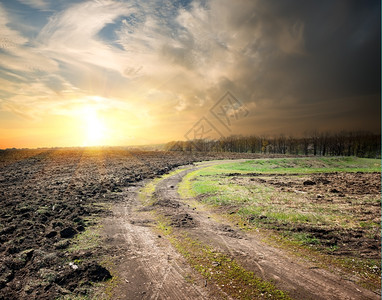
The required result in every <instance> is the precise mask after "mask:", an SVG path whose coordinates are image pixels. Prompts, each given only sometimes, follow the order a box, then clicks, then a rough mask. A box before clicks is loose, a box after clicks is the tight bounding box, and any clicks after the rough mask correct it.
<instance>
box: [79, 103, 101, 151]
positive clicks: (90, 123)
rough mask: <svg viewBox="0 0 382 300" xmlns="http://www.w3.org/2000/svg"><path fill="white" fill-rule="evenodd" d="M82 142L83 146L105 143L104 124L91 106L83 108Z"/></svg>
mask: <svg viewBox="0 0 382 300" xmlns="http://www.w3.org/2000/svg"><path fill="white" fill-rule="evenodd" d="M83 122H84V143H83V146H100V145H104V144H105V138H106V125H105V124H104V122H103V120H102V119H101V118H100V117H99V116H98V114H97V111H96V110H95V109H93V108H90V107H86V108H84V110H83Z"/></svg>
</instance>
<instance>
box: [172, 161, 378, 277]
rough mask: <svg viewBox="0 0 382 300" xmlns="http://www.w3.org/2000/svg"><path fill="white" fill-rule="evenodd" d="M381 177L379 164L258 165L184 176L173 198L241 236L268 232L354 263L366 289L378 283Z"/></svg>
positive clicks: (223, 166)
mask: <svg viewBox="0 0 382 300" xmlns="http://www.w3.org/2000/svg"><path fill="white" fill-rule="evenodd" d="M380 170H381V162H380V160H377V159H363V158H355V157H329V158H283V159H259V160H250V161H245V162H239V163H228V164H221V165H217V166H213V167H209V168H205V169H202V170H199V171H196V172H192V173H189V174H188V175H187V176H186V177H185V179H184V180H183V182H182V183H181V184H180V187H179V192H180V194H181V195H182V196H183V197H184V198H187V197H196V198H197V199H198V200H199V201H201V202H203V203H205V204H208V205H212V206H213V207H215V208H216V209H217V210H218V211H219V212H220V213H223V214H227V215H228V216H229V217H230V218H233V219H236V220H237V221H238V224H239V225H241V226H242V227H244V228H261V229H265V230H271V231H273V232H274V233H275V234H276V235H277V236H278V237H281V238H282V239H283V240H288V241H291V242H293V243H297V245H301V246H303V247H308V248H310V249H315V250H318V251H320V252H323V253H326V254H334V255H337V256H338V257H342V258H351V259H353V261H354V259H356V261H358V262H359V264H360V265H362V268H361V269H362V270H358V271H360V272H363V273H364V275H365V274H366V275H365V277H364V279H365V281H367V280H377V281H378V278H377V277H374V275H377V276H379V275H378V274H380V266H379V263H378V261H379V259H380V242H381V236H380V222H381V218H380V215H381V210H380V201H381V193H380V185H381V180H380ZM354 264H355V263H354ZM371 278H374V279H371Z"/></svg>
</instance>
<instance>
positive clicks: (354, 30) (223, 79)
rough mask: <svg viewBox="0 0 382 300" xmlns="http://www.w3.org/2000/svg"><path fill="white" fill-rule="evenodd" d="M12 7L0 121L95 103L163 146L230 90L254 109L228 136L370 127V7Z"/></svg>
mask: <svg viewBox="0 0 382 300" xmlns="http://www.w3.org/2000/svg"><path fill="white" fill-rule="evenodd" d="M17 3H19V4H20V5H18V4H17ZM17 3H16V2H14V3H13V4H12V6H10V5H11V4H9V3H4V4H3V5H0V47H1V49H0V68H1V69H0V114H1V111H3V112H14V113H15V114H18V115H20V114H21V115H24V116H27V117H28V118H32V119H33V118H36V117H38V116H43V115H44V114H45V115H46V114H60V111H62V112H67V111H68V110H67V107H77V104H78V103H79V102H80V103H82V104H84V103H85V102H86V103H88V104H89V105H92V103H93V102H94V101H93V102H92V101H91V100H89V99H93V98H92V97H101V98H102V99H104V101H103V103H104V104H103V106H102V107H101V106H100V107H98V109H100V110H113V109H115V110H121V111H124V112H125V113H126V114H130V111H136V112H137V113H136V114H135V115H136V116H135V117H134V119H137V118H139V115H140V114H141V115H142V116H144V117H145V118H147V119H148V121H147V124H149V123H150V124H152V125H153V126H155V128H159V129H158V130H159V131H161V132H171V134H164V135H163V141H164V140H166V139H168V138H171V139H179V138H182V136H183V135H184V133H185V132H186V131H187V130H188V128H190V127H191V126H192V124H194V123H195V122H196V121H197V120H198V119H199V118H200V117H202V116H204V115H205V113H206V111H208V109H209V108H210V107H212V105H213V104H214V103H215V102H216V101H217V100H218V99H220V97H221V96H222V95H223V94H224V93H225V92H226V91H227V90H229V91H231V92H232V93H233V94H234V95H235V96H236V97H237V98H239V99H240V100H241V101H242V102H243V103H244V104H245V105H246V106H247V107H249V108H251V109H252V110H253V111H252V113H251V114H250V117H248V118H246V119H245V120H241V121H240V122H238V123H237V126H236V127H235V132H234V133H237V134H244V133H245V134H249V133H253V134H266V133H267V134H277V133H282V132H284V133H301V130H302V128H305V129H309V128H312V129H313V128H317V129H319V130H320V129H322V130H328V129H330V128H331V127H332V129H333V130H337V129H346V128H348V129H354V128H352V126H353V125H354V124H356V126H358V127H359V129H369V130H378V128H379V120H380V116H379V113H378V111H379V110H378V107H379V106H380V104H379V93H380V92H379V78H380V75H379V69H378V66H379V63H376V62H379V53H380V46H379V45H380V43H379V41H380V29H379V28H380V27H379V18H380V15H379V14H380V9H379V8H380V4H379V2H378V1H368V2H367V3H360V2H358V1H347V2H343V1H339V0H338V1H329V0H328V1H320V2H309V3H307V2H306V1H302V0H294V1H288V3H285V2H280V1H275V0H270V1H258V0H255V1H249V0H238V1H235V2H232V1H229V0H206V1H197V0H194V1H167V0H164V1H159V0H158V1H135V0H131V1H129V0H126V1H116V0H115V1H114V0H99V1H80V2H78V1H65V2H57V3H51V2H47V1H44V0H19V2H17ZM28 7H29V8H30V9H31V11H30V14H32V13H33V14H37V16H38V14H39V13H40V14H42V15H41V16H42V17H44V18H46V22H45V23H44V24H41V25H40V27H33V28H35V29H34V30H33V31H25V30H21V29H20V28H27V27H28V25H30V24H29V23H28V22H29V21H28V18H25V20H23V21H20V20H21V19H20V16H21V15H24V16H27V15H28ZM44 18H41V20H44ZM79 99H80V100H79ZM81 99H82V100H81ZM107 99H110V100H107ZM344 99H345V100H344ZM347 103H348V104H347ZM362 103H365V105H362ZM93 104H94V103H93ZM63 107H66V108H65V109H64V108H63ZM360 108H362V109H360ZM69 111H73V110H70V109H69ZM365 123H367V124H365ZM147 124H146V125H147ZM175 124H178V125H179V126H176V127H177V130H176V131H174V130H173V128H171V130H170V129H169V128H170V127H174V125H175ZM362 124H364V125H362ZM376 124H378V125H376ZM146 125H142V127H145V126H146ZM0 126H3V127H4V126H6V125H5V124H1V123H0ZM145 128H147V127H145ZM373 128H374V129H373ZM153 130H155V129H154V128H153ZM285 130H286V131H287V132H285ZM148 138H149V137H148V136H146V137H145V139H146V140H147V139H148Z"/></svg>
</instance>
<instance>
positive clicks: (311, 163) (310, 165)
mask: <svg viewBox="0 0 382 300" xmlns="http://www.w3.org/2000/svg"><path fill="white" fill-rule="evenodd" d="M215 170H220V171H221V172H224V173H225V172H239V173H248V172H256V173H304V174H307V173H321V172H326V173H328V172H380V170H381V161H380V160H379V159H369V158H359V157H353V156H350V157H303V158H270V159H258V160H249V161H245V162H239V163H228V164H222V165H218V166H216V167H215Z"/></svg>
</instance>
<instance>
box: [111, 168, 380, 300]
mask: <svg viewBox="0 0 382 300" xmlns="http://www.w3.org/2000/svg"><path fill="white" fill-rule="evenodd" d="M230 162H232V161H230ZM215 163H222V161H220V162H207V163H204V164H200V165H198V166H192V167H188V168H186V169H185V170H183V171H181V172H180V173H177V174H175V175H173V176H169V177H166V178H165V179H162V180H160V181H159V182H158V184H157V185H156V187H155V193H154V196H155V203H154V205H153V206H149V207H148V206H144V205H143V204H142V202H141V201H140V200H139V199H138V191H139V188H140V186H137V187H133V188H131V189H130V190H129V191H127V193H126V198H125V201H124V202H123V203H120V204H118V205H117V206H115V207H114V209H113V213H114V215H113V216H112V217H110V218H108V219H107V220H106V221H105V223H104V231H105V234H106V236H107V238H108V240H109V242H110V243H111V245H113V248H114V249H115V252H114V253H113V254H114V257H113V261H115V262H117V263H116V264H117V265H116V267H115V272H116V273H117V274H118V279H119V280H118V281H117V286H116V287H115V288H114V289H113V291H112V292H113V296H112V298H113V299H221V298H222V297H225V298H228V299H229V298H230V297H229V296H228V295H226V294H224V292H223V291H221V290H220V289H219V288H218V287H217V286H214V285H211V284H208V285H207V284H206V281H205V280H204V279H203V278H202V277H201V276H200V275H198V274H197V273H196V272H195V271H193V270H192V269H191V267H189V266H188V264H187V262H186V261H185V259H184V258H183V257H182V256H181V255H180V254H179V253H178V252H177V251H176V250H175V249H174V248H173V247H172V246H171V244H170V242H169V241H167V240H166V238H164V237H162V236H161V235H160V234H158V231H156V230H155V228H154V227H155V226H156V221H155V220H154V218H153V215H152V214H151V210H153V209H154V210H157V211H160V213H162V214H165V215H166V216H168V217H169V218H170V219H171V220H173V224H174V226H176V227H177V230H180V231H184V232H186V233H187V234H189V235H190V236H192V237H193V238H195V239H198V240H200V241H202V242H204V243H206V244H208V245H210V246H211V247H212V248H214V249H217V250H218V251H220V252H223V253H226V254H227V255H229V256H230V257H233V258H235V260H237V261H238V262H240V263H241V265H242V266H244V267H245V268H246V269H247V270H249V271H252V272H254V273H255V274H256V275H258V276H259V277H262V278H263V279H265V280H272V281H273V282H274V283H275V285H276V287H277V288H278V289H280V290H283V291H287V292H288V294H289V295H290V296H291V297H292V298H295V299H379V298H380V296H379V295H377V294H375V293H373V292H371V291H369V290H366V289H364V288H362V287H359V286H357V285H355V284H354V283H352V282H350V281H347V280H344V279H342V278H340V277H339V276H337V275H335V274H333V273H331V272H329V271H326V270H323V269H319V268H316V267H315V266H314V265H312V264H309V263H307V262H303V261H300V260H297V259H296V258H294V257H290V256H289V255H287V253H285V252H284V251H283V250H280V249H276V248H274V247H271V246H269V245H268V244H266V243H264V242H262V241H261V237H260V236H258V235H257V234H256V233H253V232H251V233H248V232H242V231H240V230H239V229H236V228H233V227H231V226H230V225H229V224H228V223H226V222H225V221H224V219H221V218H217V217H216V215H214V214H212V212H210V211H208V210H206V209H198V206H197V207H196V208H195V207H192V206H190V205H189V203H187V200H183V199H181V198H180V197H179V195H178V192H177V185H178V183H179V182H180V181H181V180H182V178H183V177H184V176H185V175H186V174H188V173H189V172H192V171H195V170H197V169H200V168H204V167H207V166H210V165H211V164H215ZM113 254H111V256H112V255H113Z"/></svg>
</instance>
